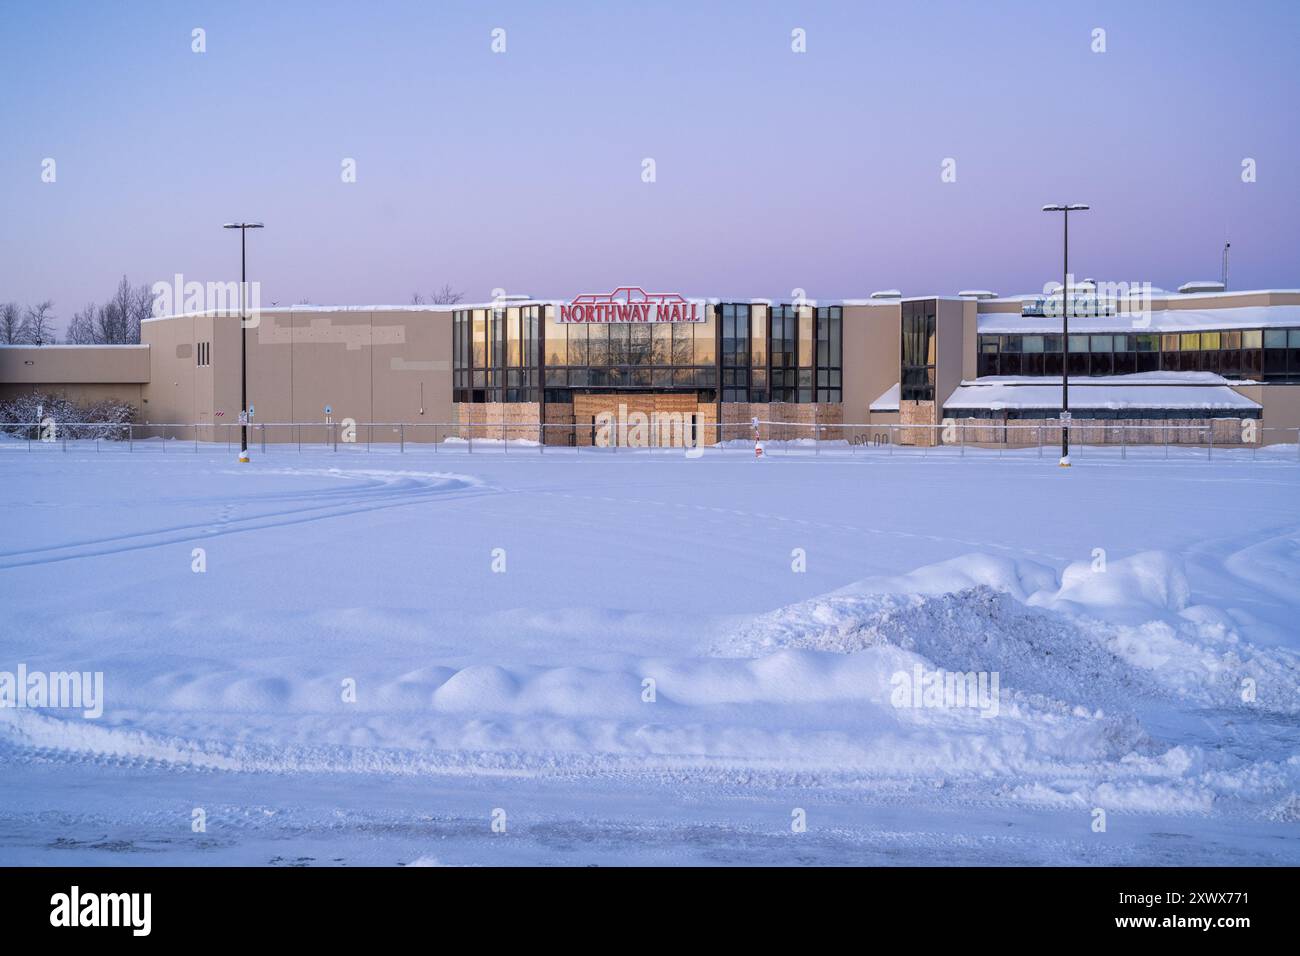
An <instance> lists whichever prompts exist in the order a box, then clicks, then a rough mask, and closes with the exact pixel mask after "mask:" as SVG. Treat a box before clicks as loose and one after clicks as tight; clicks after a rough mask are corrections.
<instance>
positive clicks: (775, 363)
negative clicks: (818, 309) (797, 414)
mask: <svg viewBox="0 0 1300 956" xmlns="http://www.w3.org/2000/svg"><path fill="white" fill-rule="evenodd" d="M797 326H798V316H797V315H796V313H795V308H794V306H792V305H774V306H772V325H771V328H772V332H771V336H772V337H771V348H770V350H769V353H768V354H769V355H771V358H772V364H771V368H772V379H771V387H770V389H769V392H770V394H771V400H772V401H774V402H797V401H798V400H799V379H798V366H797V364H796V363H797V361H798V357H797V355H796V352H795V349H796V342H797V339H798V328H797Z"/></svg>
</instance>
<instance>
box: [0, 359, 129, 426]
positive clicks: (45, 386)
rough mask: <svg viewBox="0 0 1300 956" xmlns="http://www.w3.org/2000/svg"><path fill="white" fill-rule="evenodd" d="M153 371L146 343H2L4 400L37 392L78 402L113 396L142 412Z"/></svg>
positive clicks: (1, 395)
mask: <svg viewBox="0 0 1300 956" xmlns="http://www.w3.org/2000/svg"><path fill="white" fill-rule="evenodd" d="M149 375H150V372H149V347H148V346H147V345H41V346H37V345H3V346H0V399H8V398H16V397H18V396H20V395H28V394H32V393H34V392H37V393H40V394H42V395H58V396H60V397H61V398H66V399H68V400H69V401H73V402H79V403H91V402H98V401H105V400H108V399H113V400H116V401H120V402H126V403H128V404H130V405H131V406H133V407H134V408H135V409H136V412H137V414H138V413H139V412H140V409H141V407H142V405H143V401H144V391H145V387H146V385H147V383H148V382H149Z"/></svg>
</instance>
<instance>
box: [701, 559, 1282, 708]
mask: <svg viewBox="0 0 1300 956" xmlns="http://www.w3.org/2000/svg"><path fill="white" fill-rule="evenodd" d="M1190 601H1191V592H1190V588H1189V585H1188V582H1187V577H1186V574H1185V571H1184V567H1183V563H1182V561H1181V559H1180V558H1179V557H1178V556H1177V555H1174V554H1171V553H1168V552H1142V553H1139V554H1135V555H1132V556H1130V557H1127V558H1123V559H1121V560H1117V561H1112V562H1110V563H1109V565H1108V566H1107V565H1105V564H1096V563H1090V562H1078V563H1075V564H1071V565H1069V566H1068V567H1066V569H1065V570H1064V572H1063V573H1062V575H1061V577H1060V579H1059V581H1058V579H1057V577H1056V574H1055V572H1054V571H1053V570H1052V569H1051V568H1049V567H1047V566H1046V565H1042V564H1038V563H1037V562H1033V561H1028V560H1023V559H1022V560H1014V559H1010V558H999V557H995V556H990V555H983V554H977V555H968V556H966V557H962V558H955V559H952V560H950V561H945V562H941V563H939V564H935V565H930V566H927V567H923V568H920V569H918V570H916V571H914V572H912V573H910V574H907V575H902V576H899V577H890V578H873V579H868V580H866V581H863V582H860V583H857V584H854V585H850V586H849V587H847V588H843V589H841V590H839V591H836V592H833V593H832V594H829V595H826V596H824V597H821V598H815V599H813V600H811V601H806V602H801V603H799V604H795V605H792V606H790V607H786V608H781V609H778V610H776V611H773V612H770V613H768V614H765V615H761V616H759V617H757V618H756V619H754V620H752V621H749V622H746V623H745V624H744V625H742V626H741V627H740V628H739V629H738V630H737V631H736V632H735V633H733V634H732V635H730V636H729V638H728V639H727V640H725V641H724V642H723V643H722V644H721V646H720V647H719V650H720V651H721V652H723V653H731V654H745V653H759V652H763V651H766V650H769V649H772V648H777V647H803V648H813V649H819V650H828V651H836V652H839V653H849V652H853V651H857V650H862V649H865V648H869V647H874V646H877V645H880V644H894V645H897V646H899V647H903V648H906V649H908V650H913V651H916V652H917V653H919V654H921V655H923V656H924V657H926V658H927V659H928V660H929V661H930V662H931V664H932V665H933V666H935V667H942V668H947V669H950V670H958V671H970V670H996V671H999V672H1001V674H1002V675H1003V681H1004V686H1011V687H1015V688H1018V689H1021V690H1024V691H1027V692H1030V693H1037V694H1046V695H1051V696H1055V697H1059V698H1061V699H1064V700H1067V701H1071V702H1076V703H1082V704H1085V705H1088V706H1099V705H1110V706H1114V704H1115V702H1122V701H1131V700H1132V698H1133V696H1134V695H1143V696H1150V695H1160V696H1166V697H1173V698H1176V699H1181V700H1186V701H1190V702H1193V703H1196V704H1198V705H1201V706H1206V707H1244V706H1247V705H1250V706H1257V707H1262V708H1264V709H1267V710H1270V711H1277V712H1281V713H1286V714H1296V713H1300V659H1298V658H1297V656H1296V655H1295V654H1294V653H1293V652H1291V651H1288V650H1285V649H1272V648H1261V647H1257V646H1254V645H1252V644H1250V643H1248V642H1247V641H1245V640H1243V639H1242V637H1241V635H1240V634H1239V633H1238V630H1237V626H1236V621H1235V619H1234V617H1233V616H1232V615H1231V614H1230V613H1227V612H1224V611H1222V610H1220V609H1218V608H1214V607H1210V606H1197V605H1191V604H1190ZM1243 693H1245V694H1246V696H1247V697H1249V698H1251V699H1244V698H1243Z"/></svg>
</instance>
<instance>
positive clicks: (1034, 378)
mask: <svg viewBox="0 0 1300 956" xmlns="http://www.w3.org/2000/svg"><path fill="white" fill-rule="evenodd" d="M962 384H963V385H1055V386H1057V387H1058V388H1059V387H1060V385H1061V376H1059V375H984V376H981V377H980V378H975V379H964V380H963V381H962ZM1088 384H1102V385H1247V384H1250V385H1254V384H1257V383H1255V382H1243V381H1241V380H1233V381H1229V380H1228V379H1226V378H1224V377H1223V376H1222V375H1220V374H1219V373H1218V372H1130V373H1129V374H1127V375H1097V376H1088V375H1081V376H1071V378H1070V387H1071V388H1074V387H1075V386H1076V385H1088Z"/></svg>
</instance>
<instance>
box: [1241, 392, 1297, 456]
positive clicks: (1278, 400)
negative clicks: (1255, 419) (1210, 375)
mask: <svg viewBox="0 0 1300 956" xmlns="http://www.w3.org/2000/svg"><path fill="white" fill-rule="evenodd" d="M1233 391H1235V392H1239V393H1240V394H1242V395H1244V396H1246V398H1249V399H1250V400H1251V401H1252V402H1258V403H1259V404H1260V405H1262V406H1264V412H1263V418H1262V421H1261V422H1260V425H1261V426H1262V428H1263V429H1264V431H1263V433H1262V436H1261V440H1262V441H1263V442H1264V443H1265V444H1273V443H1277V442H1294V441H1296V431H1295V429H1300V385H1234V386H1233Z"/></svg>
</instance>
